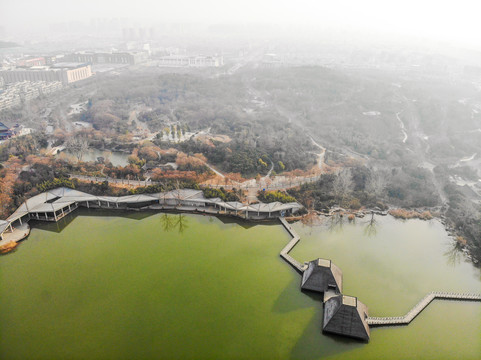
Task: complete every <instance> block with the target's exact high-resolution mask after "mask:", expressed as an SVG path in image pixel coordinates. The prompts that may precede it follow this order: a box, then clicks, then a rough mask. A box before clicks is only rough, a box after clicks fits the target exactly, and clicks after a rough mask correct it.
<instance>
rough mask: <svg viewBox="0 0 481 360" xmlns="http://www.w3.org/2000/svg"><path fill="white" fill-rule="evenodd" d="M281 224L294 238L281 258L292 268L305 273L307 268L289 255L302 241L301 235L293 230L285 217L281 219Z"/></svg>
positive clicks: (283, 251) (285, 248)
mask: <svg viewBox="0 0 481 360" xmlns="http://www.w3.org/2000/svg"><path fill="white" fill-rule="evenodd" d="M279 220H280V222H281V224H282V225H283V226H284V228H285V229H286V230H287V232H288V233H289V234H290V235H291V236H292V240H291V241H289V243H288V244H287V245H286V246H285V247H284V249H282V250H281V253H280V255H281V257H282V258H283V259H284V260H285V261H287V262H288V263H289V264H290V265H291V266H292V267H294V268H295V269H296V270H297V271H298V272H300V273H302V272H304V270H305V268H304V265H302V264H301V263H300V262H299V261H297V260H295V259H294V258H293V257H292V256H290V255H289V251H291V250H292V249H293V248H294V246H296V244H297V243H298V242H299V240H301V238H300V237H299V235H297V233H296V232H295V231H294V229H292V227H291V226H290V225H289V223H288V222H287V221H286V219H284V218H283V217H280V218H279Z"/></svg>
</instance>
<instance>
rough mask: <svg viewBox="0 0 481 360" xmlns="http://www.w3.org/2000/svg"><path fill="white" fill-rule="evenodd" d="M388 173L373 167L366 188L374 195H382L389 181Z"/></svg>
mask: <svg viewBox="0 0 481 360" xmlns="http://www.w3.org/2000/svg"><path fill="white" fill-rule="evenodd" d="M387 176H388V175H387V174H386V173H385V171H382V170H375V169H371V176H370V178H369V181H367V183H366V190H367V191H368V192H369V193H370V194H373V195H376V196H380V195H382V193H383V191H384V189H385V188H386V183H387Z"/></svg>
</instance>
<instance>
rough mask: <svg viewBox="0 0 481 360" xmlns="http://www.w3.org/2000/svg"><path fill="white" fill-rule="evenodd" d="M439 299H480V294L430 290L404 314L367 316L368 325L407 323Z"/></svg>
mask: <svg viewBox="0 0 481 360" xmlns="http://www.w3.org/2000/svg"><path fill="white" fill-rule="evenodd" d="M435 299H441V300H461V301H481V295H480V294H463V293H446V292H431V293H429V294H428V295H426V296H425V297H424V298H423V299H422V300H421V301H420V302H418V303H417V304H416V305H415V306H414V307H413V308H412V309H411V310H410V311H409V312H408V313H407V314H406V315H404V316H396V317H368V318H367V323H368V324H369V326H395V325H407V324H409V323H410V322H411V321H413V319H414V318H415V317H416V316H418V315H419V314H420V313H421V311H423V310H424V309H425V308H426V307H427V306H428V305H429V304H430V303H431V301H433V300H435Z"/></svg>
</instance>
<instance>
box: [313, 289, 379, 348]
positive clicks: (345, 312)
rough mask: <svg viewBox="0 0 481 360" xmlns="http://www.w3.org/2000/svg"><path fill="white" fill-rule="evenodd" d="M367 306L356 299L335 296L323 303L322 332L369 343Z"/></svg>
mask: <svg viewBox="0 0 481 360" xmlns="http://www.w3.org/2000/svg"><path fill="white" fill-rule="evenodd" d="M367 317H368V312H367V306H366V305H364V304H363V303H362V302H360V301H359V300H357V298H356V297H352V296H345V295H342V294H341V295H336V296H332V297H330V298H329V299H328V300H326V301H325V302H324V322H323V324H322V331H324V332H328V333H333V334H339V335H343V336H349V337H353V338H356V339H361V340H365V341H369V337H370V336H371V332H370V330H369V325H368V324H367V322H366V319H367Z"/></svg>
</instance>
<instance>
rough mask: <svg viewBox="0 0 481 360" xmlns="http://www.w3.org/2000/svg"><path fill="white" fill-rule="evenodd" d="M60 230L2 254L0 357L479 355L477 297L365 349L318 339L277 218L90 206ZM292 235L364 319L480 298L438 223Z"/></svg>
mask: <svg viewBox="0 0 481 360" xmlns="http://www.w3.org/2000/svg"><path fill="white" fill-rule="evenodd" d="M119 215H121V216H119ZM63 222H64V223H68V222H69V224H68V226H65V227H63V228H59V227H58V224H44V223H36V224H33V225H34V226H33V230H32V233H31V235H30V236H29V238H28V239H27V240H26V241H24V242H23V243H22V244H21V245H20V246H19V247H18V248H17V250H16V251H15V252H13V253H11V254H8V255H5V256H2V257H0V359H229V358H243V359H321V358H322V359H325V358H333V359H374V358H378V359H407V358H419V359H479V358H481V303H479V302H456V301H435V302H433V303H432V304H431V305H430V306H429V307H428V308H427V309H426V310H425V311H423V312H422V313H421V314H420V315H419V316H418V317H417V318H416V319H415V320H414V321H413V323H411V324H410V325H409V326H404V327H391V328H373V329H371V341H370V343H368V344H366V343H361V342H358V341H356V340H350V339H346V338H341V337H337V336H329V335H323V334H322V333H321V321H322V303H321V302H320V297H319V296H316V295H313V294H307V293H302V292H301V291H300V290H299V285H300V275H299V274H298V273H296V272H295V271H294V270H293V269H292V268H291V267H290V266H289V265H287V263H285V262H284V261H283V260H282V259H281V258H280V257H279V252H280V250H281V249H282V248H283V247H284V246H285V244H286V243H287V242H288V241H289V239H290V237H289V236H288V234H287V232H286V231H285V230H284V229H283V228H282V227H281V226H280V225H277V224H276V223H273V224H264V225H255V226H251V225H249V224H247V223H242V222H240V223H237V222H231V221H226V220H225V219H224V220H219V219H217V218H215V217H206V216H198V215H182V216H179V215H165V214H158V213H139V212H131V213H127V212H124V213H121V212H119V213H112V212H110V213H109V212H104V211H99V210H97V211H95V210H91V211H90V212H89V211H87V210H81V211H78V212H77V213H76V214H75V215H74V216H72V217H68V218H66V219H64V220H63ZM60 225H62V224H60ZM64 225H66V224H64ZM293 227H294V229H295V230H296V231H297V232H298V233H299V235H300V236H301V242H300V243H299V244H298V245H297V246H296V247H295V248H294V250H293V251H292V252H291V255H293V256H294V257H295V258H296V259H298V260H300V261H305V260H312V259H315V258H317V257H325V258H330V259H332V260H333V262H334V263H336V264H337V265H338V266H339V267H340V268H341V269H342V270H343V274H344V293H345V294H347V295H354V296H357V297H358V298H359V299H360V300H361V301H362V302H364V303H365V304H366V305H367V306H368V307H369V313H370V315H371V316H398V315H404V314H405V313H406V312H407V311H408V310H409V309H410V308H411V307H412V306H413V305H414V304H416V303H417V302H418V301H419V300H420V299H421V298H422V297H423V296H424V295H425V294H426V293H427V292H429V291H434V290H436V291H458V292H475V293H479V292H481V273H480V271H479V269H476V268H474V267H473V266H472V265H471V264H469V263H468V262H466V261H465V260H464V258H463V256H462V254H461V253H459V252H456V251H455V250H453V247H452V244H451V243H452V241H451V240H450V239H449V237H448V236H447V234H446V233H445V231H444V229H443V227H442V225H441V224H439V223H438V222H436V221H431V222H423V221H418V220H411V221H408V222H402V221H398V220H394V219H393V218H390V217H383V218H378V222H377V225H376V227H375V229H371V231H370V235H369V234H367V232H366V230H367V229H366V224H365V220H357V224H343V225H341V224H336V225H335V226H329V224H328V223H327V221H326V225H325V226H316V227H309V226H304V225H302V224H300V223H297V224H294V225H293Z"/></svg>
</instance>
